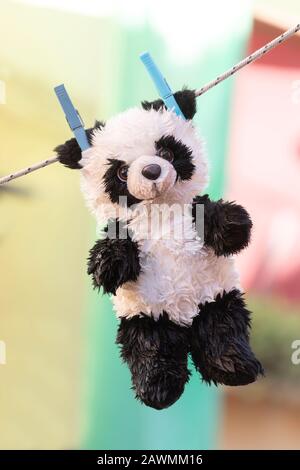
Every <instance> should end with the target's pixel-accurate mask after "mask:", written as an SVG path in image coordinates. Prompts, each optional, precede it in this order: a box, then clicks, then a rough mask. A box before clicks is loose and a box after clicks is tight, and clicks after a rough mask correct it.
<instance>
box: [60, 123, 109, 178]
mask: <svg viewBox="0 0 300 470" xmlns="http://www.w3.org/2000/svg"><path fill="white" fill-rule="evenodd" d="M101 127H104V123H103V122H100V121H96V122H95V125H94V127H91V128H90V129H87V130H86V134H87V138H88V141H89V143H90V144H91V143H92V136H93V131H94V130H95V129H100V128H101ZM54 152H56V153H57V156H58V160H59V162H60V163H62V164H63V165H65V166H66V167H68V168H71V169H72V170H79V169H80V168H82V166H81V165H80V163H79V162H80V160H81V148H80V147H79V145H78V143H77V140H76V139H75V137H73V138H72V139H70V140H67V141H66V142H65V143H64V144H62V145H58V146H57V147H55V149H54Z"/></svg>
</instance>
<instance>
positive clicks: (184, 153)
mask: <svg viewBox="0 0 300 470" xmlns="http://www.w3.org/2000/svg"><path fill="white" fill-rule="evenodd" d="M155 147H156V151H157V152H159V151H160V150H161V149H169V150H171V151H172V152H173V154H174V160H173V161H172V165H173V166H174V168H175V170H176V172H177V178H178V179H180V180H189V179H191V177H192V176H193V174H194V171H195V168H196V167H195V165H194V163H193V161H192V160H193V155H192V150H191V149H190V148H189V147H187V146H186V145H185V144H184V143H183V142H181V141H180V140H177V139H175V137H174V136H173V135H164V136H163V137H161V138H160V139H159V140H157V141H156V142H155Z"/></svg>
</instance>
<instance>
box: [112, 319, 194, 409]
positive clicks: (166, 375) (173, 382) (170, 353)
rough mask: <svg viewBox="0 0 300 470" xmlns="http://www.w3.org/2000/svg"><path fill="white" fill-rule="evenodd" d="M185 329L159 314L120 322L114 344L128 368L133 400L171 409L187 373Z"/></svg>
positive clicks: (186, 380) (186, 333) (157, 407)
mask: <svg viewBox="0 0 300 470" xmlns="http://www.w3.org/2000/svg"><path fill="white" fill-rule="evenodd" d="M188 341H189V339H188V329H187V328H185V327H183V326H179V325H176V324H175V323H173V322H172V321H170V320H169V319H168V316H167V314H163V315H162V316H161V317H160V318H159V319H158V320H157V321H155V320H154V319H153V318H151V317H148V316H142V317H138V316H135V317H133V318H132V319H128V320H127V319H125V318H123V319H122V320H121V323H120V325H119V329H118V335H117V340H116V342H117V344H119V345H121V356H122V358H123V360H124V362H126V363H127V365H128V366H129V369H130V372H131V377H132V386H133V389H134V391H135V393H136V397H137V398H138V399H139V400H140V401H141V402H143V403H144V404H145V405H147V406H151V407H152V408H155V409H157V410H161V409H163V408H167V407H168V406H171V405H172V404H173V403H175V401H177V400H178V398H179V397H180V396H181V394H182V393H183V390H184V386H185V384H186V383H187V382H188V380H189V375H190V372H189V370H188V368H187V357H188V349H189V344H188Z"/></svg>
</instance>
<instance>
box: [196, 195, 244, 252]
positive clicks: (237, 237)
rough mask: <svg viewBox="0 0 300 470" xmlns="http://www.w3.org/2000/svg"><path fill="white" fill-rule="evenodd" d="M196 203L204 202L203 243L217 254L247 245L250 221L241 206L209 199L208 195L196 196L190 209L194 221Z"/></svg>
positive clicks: (240, 248) (233, 250)
mask: <svg viewBox="0 0 300 470" xmlns="http://www.w3.org/2000/svg"><path fill="white" fill-rule="evenodd" d="M197 204H204V243H205V245H206V246H209V247H211V248H213V250H214V252H215V254H216V255H217V256H229V255H233V254H235V253H238V252H239V251H241V250H242V249H244V248H245V247H246V246H247V245H248V243H249V241H250V235H251V228H252V221H251V218H250V216H249V214H248V212H247V211H246V209H244V207H243V206H241V205H239V204H235V203H234V202H224V201H223V200H222V199H220V200H218V201H216V202H215V201H211V200H210V199H209V197H208V195H204V196H197V197H196V198H195V199H194V201H193V209H192V212H193V218H194V222H195V216H196V205H197Z"/></svg>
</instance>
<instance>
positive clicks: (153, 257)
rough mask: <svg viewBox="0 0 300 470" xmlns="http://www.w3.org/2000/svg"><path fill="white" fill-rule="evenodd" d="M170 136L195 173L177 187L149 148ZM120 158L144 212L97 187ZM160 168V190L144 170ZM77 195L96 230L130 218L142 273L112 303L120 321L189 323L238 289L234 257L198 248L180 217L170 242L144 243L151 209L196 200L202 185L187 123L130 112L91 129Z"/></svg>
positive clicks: (196, 142) (201, 162) (201, 166)
mask: <svg viewBox="0 0 300 470" xmlns="http://www.w3.org/2000/svg"><path fill="white" fill-rule="evenodd" d="M165 134H167V135H173V136H174V137H175V138H176V139H179V140H181V141H182V142H184V144H185V145H187V146H188V147H190V148H191V149H192V152H193V159H194V160H193V162H194V164H195V166H196V171H195V173H194V175H193V177H192V179H191V180H188V181H182V182H180V181H177V182H175V176H176V175H175V172H174V169H173V166H172V165H171V164H170V163H169V162H167V161H165V160H162V159H160V158H159V157H157V156H156V152H155V145H154V142H155V141H156V140H159V138H160V137H162V136H163V135H165ZM108 158H118V159H121V160H124V161H125V162H126V163H127V164H129V165H130V167H129V172H128V187H129V190H130V192H131V193H132V194H133V195H135V196H136V197H138V198H142V197H143V199H144V200H143V202H142V203H140V204H139V206H143V211H142V213H141V211H140V210H139V211H138V210H137V209H133V210H131V209H129V210H128V209H127V208H122V207H120V206H119V205H117V204H112V203H111V201H110V199H109V197H108V195H107V194H106V193H105V191H104V188H103V175H104V173H105V171H106V169H107V165H106V163H107V159H108ZM158 159H159V161H160V164H161V165H162V166H163V168H162V174H161V176H160V179H159V181H158V184H157V185H156V186H155V187H153V182H151V181H149V180H147V179H146V178H144V177H143V176H142V174H141V169H142V167H143V166H144V165H145V164H148V163H157V161H158ZM82 162H83V169H82V190H83V192H84V195H85V198H86V201H87V204H88V206H89V208H90V209H91V211H92V212H93V213H94V215H95V216H96V219H97V222H98V223H99V224H104V223H105V221H106V220H107V219H108V218H110V217H113V218H115V217H119V218H120V219H123V220H127V219H129V218H130V224H129V226H130V228H131V229H132V231H133V234H134V238H135V240H136V241H137V242H138V244H139V248H140V264H141V268H142V269H141V273H140V275H139V278H138V280H137V281H136V282H127V283H126V284H124V285H123V286H121V287H120V288H119V289H118V290H117V293H116V296H114V297H113V302H114V307H115V310H116V313H117V315H118V316H119V317H122V316H125V317H131V316H134V315H139V314H140V313H141V312H143V313H144V314H147V315H152V316H153V317H154V318H158V317H159V315H160V314H161V313H162V312H163V311H165V312H167V313H168V315H169V318H170V319H171V320H172V321H174V322H176V323H179V324H184V325H189V324H191V322H192V319H193V317H194V316H195V315H196V314H197V313H198V305H199V304H200V303H203V302H206V301H214V299H215V297H216V295H217V294H219V293H222V292H223V291H224V290H226V291H230V290H232V289H233V288H235V287H237V288H239V277H238V274H237V271H236V269H235V266H234V260H233V258H232V257H223V256H221V257H216V256H215V255H214V253H213V251H212V250H211V249H208V248H206V247H204V246H203V241H201V240H200V239H199V237H198V236H197V234H196V231H195V229H194V227H193V225H192V221H191V220H188V222H189V223H188V224H186V223H185V222H186V218H188V217H191V216H190V215H188V214H186V213H181V215H180V214H179V215H178V214H177V215H176V216H175V217H173V218H172V222H171V237H170V238H169V239H167V240H166V239H164V237H163V236H162V235H160V234H158V236H157V234H156V236H155V237H152V238H151V237H149V226H148V223H149V217H151V206H152V204H159V205H161V207H163V206H162V205H163V204H167V205H171V204H174V203H176V204H181V205H184V204H188V203H191V202H192V200H193V198H194V197H195V196H196V195H197V194H200V193H201V192H202V191H203V190H204V189H205V187H206V185H207V181H208V168H207V160H206V155H205V152H204V150H203V143H202V141H201V140H200V139H199V137H198V136H197V133H196V131H195V128H194V126H193V123H192V122H191V121H184V120H183V119H181V118H179V117H177V116H176V115H175V114H174V113H172V112H169V111H166V110H164V111H162V112H157V111H154V110H150V111H145V110H143V109H139V108H133V109H130V110H128V111H126V112H124V113H121V114H119V115H117V116H115V117H113V118H111V119H110V120H109V121H107V123H106V125H105V127H104V128H103V129H101V130H96V131H95V132H94V137H93V146H92V147H91V148H90V149H89V150H87V151H86V152H84V154H83V160H82ZM178 225H179V226H182V227H184V237H182V239H178V237H175V236H174V230H175V227H176V226H178Z"/></svg>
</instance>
